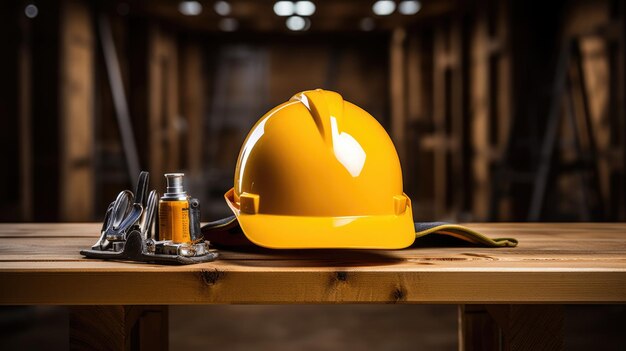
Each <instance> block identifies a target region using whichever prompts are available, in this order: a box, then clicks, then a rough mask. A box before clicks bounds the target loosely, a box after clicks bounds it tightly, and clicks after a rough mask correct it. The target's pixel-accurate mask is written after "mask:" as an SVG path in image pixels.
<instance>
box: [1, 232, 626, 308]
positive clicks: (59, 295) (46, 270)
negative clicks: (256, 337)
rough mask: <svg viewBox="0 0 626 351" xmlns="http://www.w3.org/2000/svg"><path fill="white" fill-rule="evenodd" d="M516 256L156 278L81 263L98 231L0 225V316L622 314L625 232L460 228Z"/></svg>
mask: <svg viewBox="0 0 626 351" xmlns="http://www.w3.org/2000/svg"><path fill="white" fill-rule="evenodd" d="M469 226H470V227H472V228H473V229H476V230H479V231H481V232H483V233H485V234H486V235H489V236H492V237H507V236H508V237H516V238H517V239H519V240H520V245H519V246H518V247H516V248H499V249H489V248H477V247H426V246H424V247H420V246H419V245H420V244H419V242H418V243H417V246H414V247H412V248H409V249H405V250H396V251H385V250H381V251H375V250H309V251H307V250H285V251H282V250H281V251H278V250H276V251H273V250H266V249H260V248H256V249H255V248H251V249H250V250H249V251H248V252H234V251H221V257H220V259H219V260H218V261H216V262H212V263H205V264H199V265H192V266H158V265H151V264H131V263H124V262H111V261H99V260H90V259H85V258H82V257H81V256H80V255H79V253H78V251H79V250H80V249H82V248H85V247H88V246H90V245H92V244H93V242H95V241H96V239H97V233H98V231H99V228H100V227H99V225H98V224H95V223H85V224H0V279H1V280H2V284H1V285H0V304H71V305H83V304H112V305H121V304H159V305H161V304H196V303H198V304H203V303H353V302H359V303H499V304H508V303H614V302H619V303H622V302H626V225H624V224H510V223H509V224H505V223H501V224H471V225H469Z"/></svg>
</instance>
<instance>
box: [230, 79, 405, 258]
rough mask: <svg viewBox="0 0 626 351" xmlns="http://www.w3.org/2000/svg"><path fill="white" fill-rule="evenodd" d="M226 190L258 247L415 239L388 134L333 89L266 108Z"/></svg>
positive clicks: (399, 244) (398, 243)
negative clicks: (230, 187) (231, 186)
mask: <svg viewBox="0 0 626 351" xmlns="http://www.w3.org/2000/svg"><path fill="white" fill-rule="evenodd" d="M224 197H225V198H226V202H227V203H228V205H229V207H230V208H231V210H232V211H233V213H234V214H235V215H236V216H237V219H238V221H239V224H240V225H241V228H242V230H243V232H244V234H245V235H246V236H247V237H248V239H250V240H251V241H252V242H253V243H255V244H257V245H259V246H263V247H268V248H369V249H372V248H380V249H399V248H404V247H407V246H409V245H411V244H412V243H413V240H414V239H415V232H414V224H413V216H412V210H411V200H410V199H409V197H408V196H407V195H406V194H404V193H403V191H402V170H401V168H400V161H399V159H398V154H397V153H396V149H395V147H394V145H393V143H392V141H391V139H390V138H389V135H388V134H387V132H386V131H385V129H384V128H383V127H382V126H381V125H380V124H379V123H378V121H376V119H375V118H374V117H372V116H371V115H370V114H369V113H367V112H365V111H364V110H362V109H361V108H359V107H358V106H356V105H354V104H352V103H350V102H347V101H344V100H343V98H342V97H341V95H339V94H338V93H335V92H331V91H324V90H321V89H317V90H311V91H305V92H302V93H299V94H296V95H294V96H293V97H292V98H291V99H290V100H289V101H288V102H286V103H283V104H281V105H279V106H277V107H275V108H274V109H272V110H271V111H269V112H268V113H267V114H265V115H264V116H263V117H262V118H261V119H260V120H259V121H258V122H257V123H256V124H255V125H254V127H253V128H252V130H251V131H250V133H249V134H248V136H247V138H246V139H245V141H244V143H243V146H242V148H241V152H240V153H239V158H238V160H237V166H236V169H235V184H234V187H233V188H232V189H230V190H229V191H228V192H227V193H226V194H225V195H224Z"/></svg>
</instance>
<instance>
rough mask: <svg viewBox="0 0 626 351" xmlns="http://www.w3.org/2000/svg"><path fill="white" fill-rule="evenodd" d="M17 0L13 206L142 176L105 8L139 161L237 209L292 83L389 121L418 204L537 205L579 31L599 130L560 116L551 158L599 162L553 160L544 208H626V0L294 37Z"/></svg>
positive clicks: (212, 208) (582, 104)
mask: <svg viewBox="0 0 626 351" xmlns="http://www.w3.org/2000/svg"><path fill="white" fill-rule="evenodd" d="M1 6H2V12H3V13H6V14H9V15H8V16H6V20H4V21H2V23H1V24H0V26H1V27H2V32H3V33H6V34H8V35H7V37H6V40H5V41H4V45H5V47H6V48H7V52H11V53H14V54H13V55H4V56H3V57H2V58H1V62H0V63H1V65H0V66H1V67H0V69H1V70H2V74H3V77H6V79H5V80H4V81H3V82H2V84H0V89H1V91H0V92H2V94H0V108H1V110H0V113H2V115H3V116H12V117H11V118H5V119H6V123H5V124H4V126H3V128H2V129H1V130H0V143H2V146H1V149H2V150H3V160H4V162H5V165H6V167H5V168H6V169H9V170H12V171H9V172H2V174H0V183H2V184H11V185H13V184H15V186H4V187H0V188H2V193H1V195H2V197H3V200H2V201H1V202H0V204H1V206H0V210H1V214H0V220H40V221H44V220H47V221H54V220H71V221H73V220H95V219H99V218H100V217H101V215H102V212H103V210H104V208H105V206H106V204H107V203H108V202H109V201H110V200H111V199H112V198H113V197H114V196H115V194H116V193H117V192H118V191H119V190H120V189H122V188H132V186H133V185H134V181H135V179H134V177H131V176H129V174H128V169H127V162H126V161H127V160H126V156H125V153H126V149H125V147H124V146H123V143H121V131H120V121H119V119H118V113H117V111H116V108H115V104H114V100H113V94H112V92H111V82H110V81H109V80H110V72H109V71H108V70H107V68H106V65H105V62H104V59H103V48H102V40H101V35H102V33H101V30H100V29H99V26H98V23H99V21H100V20H101V19H103V18H104V19H107V20H108V21H109V22H110V24H111V28H112V34H113V42H114V48H115V50H116V55H117V58H118V60H119V65H120V72H119V74H120V75H121V79H122V85H123V87H124V90H125V96H126V100H127V104H128V110H129V114H130V124H131V126H132V129H133V135H134V137H135V147H136V149H137V151H138V158H139V162H138V163H139V167H140V168H141V169H146V170H149V171H150V172H151V173H152V185H153V187H155V188H157V189H163V187H164V179H163V177H162V174H163V173H166V172H174V171H184V172H186V173H187V175H188V183H187V184H188V188H189V190H190V193H191V194H192V195H194V196H197V197H199V198H200V199H201V200H202V203H203V204H205V205H206V206H205V210H206V212H205V213H206V214H213V215H215V216H218V215H221V214H224V213H226V212H225V211H226V210H225V207H224V206H223V205H224V204H223V201H222V199H221V193H222V192H223V191H224V190H225V189H226V188H228V187H229V186H230V184H232V171H233V168H234V163H235V161H236V157H237V154H238V151H239V147H240V145H241V142H242V141H243V138H244V137H245V135H246V134H247V132H248V130H249V128H250V127H251V126H252V124H253V123H254V122H255V121H256V120H257V119H258V118H259V117H260V116H261V115H262V114H263V113H265V112H266V111H268V110H269V109H270V108H272V107H273V106H275V105H278V104H280V103H282V102H284V101H286V100H287V99H288V98H289V97H290V96H291V95H292V94H294V93H296V92H298V91H300V90H305V89H313V88H318V87H321V88H326V89H334V90H337V91H340V92H341V93H342V94H343V96H344V98H346V100H349V101H352V102H354V103H356V104H358V105H360V106H361V107H363V108H364V109H366V110H367V111H369V112H370V113H371V114H372V115H374V116H375V117H376V118H377V119H379V121H380V122H381V123H382V124H383V126H385V128H387V130H388V131H389V133H390V135H391V137H392V138H393V140H394V142H395V143H396V147H397V150H398V153H399V156H400V159H401V162H402V165H403V171H404V180H405V182H404V183H405V190H406V192H407V193H408V194H409V195H410V196H411V197H412V199H413V203H414V211H415V213H414V215H415V218H416V219H418V220H436V219H448V220H459V221H464V220H474V221H482V220H524V219H526V218H528V217H527V214H528V212H529V208H530V206H531V203H532V197H533V195H532V194H533V189H534V184H533V183H534V179H536V170H537V167H538V164H540V163H541V150H540V145H541V144H542V143H543V141H544V138H545V136H546V133H545V130H546V123H547V122H546V121H547V116H548V115H549V111H550V106H551V104H553V101H555V98H554V96H553V93H551V92H550V91H551V87H552V86H553V85H554V84H553V83H554V77H555V70H556V67H557V59H558V56H559V48H560V44H561V43H562V42H563V40H565V38H570V39H571V38H576V40H578V44H577V47H578V49H579V51H580V62H581V65H580V66H581V70H580V71H576V70H575V69H574V66H572V68H571V74H570V76H571V77H570V76H568V77H570V78H568V79H570V80H571V82H569V83H568V84H569V85H568V87H570V88H572V89H570V90H568V92H569V91H574V90H575V91H576V92H575V93H572V94H574V95H572V96H574V100H573V103H572V108H571V110H573V111H575V113H576V115H577V116H582V115H583V113H584V112H585V111H587V112H588V115H589V117H590V122H589V128H587V127H584V128H582V129H579V130H578V131H572V130H570V129H571V128H570V129H568V124H567V123H566V122H562V123H561V124H562V125H560V126H559V130H560V132H559V134H558V137H559V143H558V146H559V148H558V152H557V153H556V154H555V156H554V159H553V160H552V161H553V164H554V165H564V164H566V163H576V162H578V161H577V157H578V154H577V153H576V152H575V149H574V148H572V145H573V143H575V141H576V140H579V141H580V143H581V145H582V147H583V149H584V150H592V149H593V150H594V152H595V153H593V154H592V157H591V158H592V159H591V162H582V163H586V164H588V165H587V166H586V167H587V168H586V169H585V172H587V173H586V175H584V176H581V175H580V174H581V173H580V172H579V173H576V172H570V171H562V170H560V169H557V168H556V167H555V168H554V169H553V171H554V172H553V174H552V173H551V174H552V175H551V178H550V183H549V184H550V187H549V189H548V190H549V193H548V194H546V198H545V202H544V211H542V217H541V219H561V220H567V219H581V218H583V219H589V220H623V219H626V181H625V172H626V168H625V166H626V156H625V155H626V152H624V148H625V145H626V122H625V121H626V107H625V106H626V102H625V99H624V96H626V95H625V94H624V84H626V73H625V70H624V62H625V60H624V52H625V50H624V49H625V44H624V43H625V41H624V38H625V34H624V33H625V29H624V18H625V12H624V11H625V10H624V8H625V7H626V6H624V5H623V4H622V2H620V1H616V0H615V1H614V0H601V1H589V0H569V1H568V0H559V1H554V2H549V3H545V4H542V5H541V6H542V9H543V11H537V6H538V5H537V4H530V3H527V2H501V1H495V0H476V1H472V2H463V3H462V4H460V5H459V6H457V7H455V8H454V10H452V11H442V12H441V13H438V14H437V15H436V16H434V17H429V18H425V19H424V20H420V21H415V22H414V23H413V24H410V25H404V24H398V25H397V27H396V28H394V29H393V30H391V31H389V32H386V31H381V32H375V33H359V32H345V33H310V34H301V35H295V36H292V35H286V34H284V33H282V34H278V33H248V34H237V33H234V34H233V33H231V34H228V35H225V34H217V33H207V32H200V31H195V30H192V29H190V28H185V27H182V26H181V25H180V23H173V22H171V21H168V20H167V18H160V17H158V16H156V15H154V14H153V15H150V14H146V13H133V12H132V11H131V13H130V14H124V13H120V12H119V11H118V9H117V8H116V6H113V5H111V4H107V3H88V2H85V1H82V0H57V1H49V2H45V3H41V4H39V3H38V6H39V8H40V13H39V16H38V17H37V18H36V20H29V19H26V18H25V17H24V16H23V15H22V12H23V4H22V3H21V2H19V1H9V2H5V3H3V4H2V5H1ZM576 84H578V85H576ZM581 87H583V88H584V89H582V90H581V89H580V88H581ZM574 88H576V89H574ZM581 91H584V92H585V93H586V99H585V98H583V96H582V95H581V93H580V92H581ZM559 101H560V100H559ZM559 101H557V102H558V103H561V102H559ZM564 101H565V100H564ZM565 107H566V106H565V105H564V106H559V116H560V117H559V118H561V119H562V121H567V119H566V117H567V113H566V112H567V111H568V110H567V109H566V108H565ZM579 118H580V117H579ZM581 125H582V124H581ZM588 131H591V132H589V133H588ZM576 135H579V136H580V138H579V139H576V138H574V136H576ZM16 145H18V147H17V149H18V152H14V150H15V149H16V147H15V146H16ZM587 161H588V160H587ZM579 163H581V162H579ZM589 165H590V166H589ZM580 179H583V180H584V179H595V180H597V182H598V184H599V189H600V192H599V195H594V196H593V197H591V198H590V201H589V202H590V203H591V204H592V206H589V207H591V210H590V211H589V213H588V215H585V213H584V211H583V210H584V207H585V206H584V205H585V204H584V201H580V199H581V197H580V194H579V193H578V192H572V191H570V189H582V185H581V184H586V183H589V182H584V181H583V182H582V183H581V180H580Z"/></svg>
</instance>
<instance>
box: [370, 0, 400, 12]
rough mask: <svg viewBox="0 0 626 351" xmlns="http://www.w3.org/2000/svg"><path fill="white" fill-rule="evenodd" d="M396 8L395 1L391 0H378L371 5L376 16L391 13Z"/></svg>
mask: <svg viewBox="0 0 626 351" xmlns="http://www.w3.org/2000/svg"><path fill="white" fill-rule="evenodd" d="M395 9H396V3H395V2H393V1H391V0H378V1H376V2H375V3H374V5H372V11H374V13H375V14H377V15H378V16H387V15H391V14H392V13H393V11H395Z"/></svg>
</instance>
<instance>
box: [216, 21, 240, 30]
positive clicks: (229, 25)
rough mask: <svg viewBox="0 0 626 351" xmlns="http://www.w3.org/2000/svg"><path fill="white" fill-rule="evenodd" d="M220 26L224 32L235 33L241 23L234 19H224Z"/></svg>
mask: <svg viewBox="0 0 626 351" xmlns="http://www.w3.org/2000/svg"><path fill="white" fill-rule="evenodd" d="M218 26H219V27H220V30H222V31H224V32H233V31H236V30H237V28H238V27H239V22H237V20H236V19H234V18H222V19H221V20H220V23H219V24H218Z"/></svg>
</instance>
